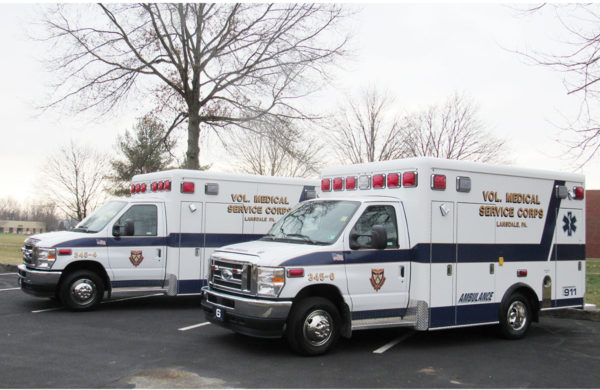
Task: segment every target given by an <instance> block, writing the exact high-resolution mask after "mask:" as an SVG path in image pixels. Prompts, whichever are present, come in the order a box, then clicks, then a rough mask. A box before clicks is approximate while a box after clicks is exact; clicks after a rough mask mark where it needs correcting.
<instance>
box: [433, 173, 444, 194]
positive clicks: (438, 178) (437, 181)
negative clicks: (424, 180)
mask: <svg viewBox="0 0 600 390" xmlns="http://www.w3.org/2000/svg"><path fill="white" fill-rule="evenodd" d="M431 189H432V190H442V191H443V190H445V189H446V175H432V176H431Z"/></svg>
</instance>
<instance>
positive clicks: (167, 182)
mask: <svg viewBox="0 0 600 390" xmlns="http://www.w3.org/2000/svg"><path fill="white" fill-rule="evenodd" d="M165 191H171V180H165Z"/></svg>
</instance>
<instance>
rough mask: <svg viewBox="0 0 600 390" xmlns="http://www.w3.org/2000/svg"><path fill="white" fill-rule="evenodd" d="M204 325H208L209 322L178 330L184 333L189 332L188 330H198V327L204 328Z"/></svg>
mask: <svg viewBox="0 0 600 390" xmlns="http://www.w3.org/2000/svg"><path fill="white" fill-rule="evenodd" d="M204 325H210V322H203V323H201V324H196V325H190V326H186V327H185V328H179V329H178V330H181V331H182V332H185V331H186V330H190V329H194V328H199V327H201V326H204Z"/></svg>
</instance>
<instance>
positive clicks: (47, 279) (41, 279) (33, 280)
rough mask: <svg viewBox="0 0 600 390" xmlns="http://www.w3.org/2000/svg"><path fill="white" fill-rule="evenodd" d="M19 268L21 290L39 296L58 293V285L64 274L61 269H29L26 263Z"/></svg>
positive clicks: (50, 295) (51, 295)
mask: <svg viewBox="0 0 600 390" xmlns="http://www.w3.org/2000/svg"><path fill="white" fill-rule="evenodd" d="M17 268H18V275H19V286H21V290H23V291H24V292H26V293H28V294H31V295H35V296H37V297H53V296H55V295H56V287H57V286H58V282H59V281H60V276H61V275H62V272H61V271H38V270H33V269H29V268H27V267H26V266H25V265H24V264H21V265H19V266H18V267H17Z"/></svg>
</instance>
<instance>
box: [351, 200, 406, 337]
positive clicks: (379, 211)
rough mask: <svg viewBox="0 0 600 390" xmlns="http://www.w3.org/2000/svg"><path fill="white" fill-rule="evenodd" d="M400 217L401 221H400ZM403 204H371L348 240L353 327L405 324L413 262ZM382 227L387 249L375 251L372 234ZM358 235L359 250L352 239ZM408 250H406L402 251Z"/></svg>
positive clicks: (363, 210) (358, 220)
mask: <svg viewBox="0 0 600 390" xmlns="http://www.w3.org/2000/svg"><path fill="white" fill-rule="evenodd" d="M400 217H401V218H400ZM399 221H404V217H403V214H402V209H401V205H400V203H386V204H368V205H367V206H366V207H364V208H363V209H362V213H361V215H360V217H358V219H356V220H355V223H354V225H353V226H352V228H351V230H350V233H349V235H348V237H347V238H346V244H345V245H346V247H347V248H346V256H345V264H346V274H347V278H348V279H347V280H348V291H349V293H350V297H351V301H352V309H351V310H352V320H353V328H360V327H361V326H365V327H367V326H374V325H375V326H376V325H377V324H390V323H396V322H400V321H402V319H403V317H404V316H405V314H406V308H407V306H408V295H409V284H410V283H409V279H410V261H409V254H408V251H407V250H406V249H407V245H408V243H407V242H406V239H404V237H405V232H402V231H400V229H399V226H403V224H399ZM374 225H382V226H384V227H385V230H386V233H387V246H386V248H385V249H382V250H377V249H372V245H371V238H370V237H369V233H370V232H371V229H372V228H373V226H374ZM352 233H358V234H359V235H361V236H359V237H358V239H357V240H356V243H357V244H358V245H359V248H358V249H351V245H350V240H351V239H350V236H351V235H352ZM402 249H405V250H402Z"/></svg>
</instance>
